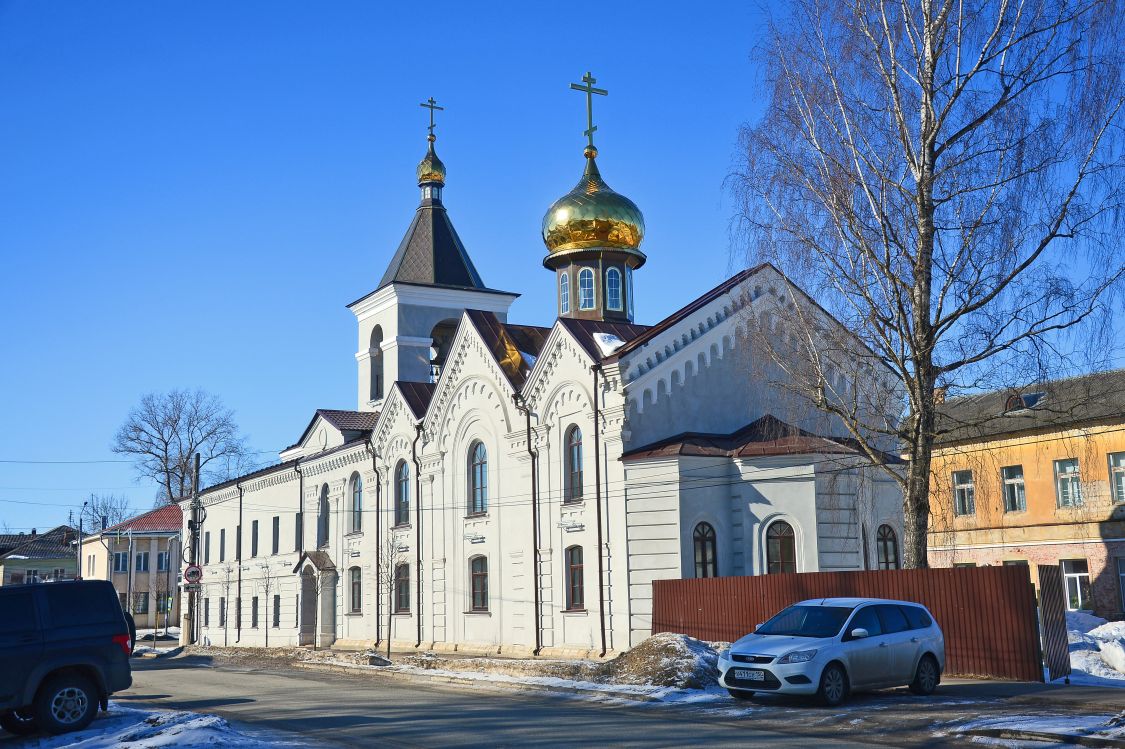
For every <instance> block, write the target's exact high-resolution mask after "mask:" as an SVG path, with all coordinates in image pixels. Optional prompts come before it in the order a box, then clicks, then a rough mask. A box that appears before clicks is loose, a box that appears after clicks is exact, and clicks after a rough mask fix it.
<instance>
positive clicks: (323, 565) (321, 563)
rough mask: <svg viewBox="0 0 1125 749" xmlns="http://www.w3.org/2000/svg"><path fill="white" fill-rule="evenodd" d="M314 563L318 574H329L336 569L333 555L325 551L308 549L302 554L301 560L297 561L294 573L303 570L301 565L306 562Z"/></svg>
mask: <svg viewBox="0 0 1125 749" xmlns="http://www.w3.org/2000/svg"><path fill="white" fill-rule="evenodd" d="M306 559H307V560H309V561H310V562H312V565H313V567H316V569H317V572H327V571H329V570H334V569H336V564H335V563H334V562H333V561H332V557H331V555H329V553H328V552H327V551H324V550H323V549H307V550H305V551H303V552H301V556H300V558H298V559H297V564H295V565H294V566H293V571H294V572H297V571H298V570H300V569H301V565H302V564H304V563H305V560H306Z"/></svg>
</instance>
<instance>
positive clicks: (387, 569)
mask: <svg viewBox="0 0 1125 749" xmlns="http://www.w3.org/2000/svg"><path fill="white" fill-rule="evenodd" d="M408 551H409V549H408V548H407V546H406V545H405V544H404V543H403V541H402V539H400V538H396V537H395V535H394V534H393V533H389V534H388V535H387V537H386V538H385V539H383V540H382V541H381V542H380V544H379V561H380V564H379V570H378V575H377V576H376V580H375V585H376V587H377V590H376V593H375V594H376V595H377V596H379V600H384V597H385V600H386V602H387V603H386V609H385V611H386V616H387V660H388V661H389V660H390V659H391V639H392V635H393V634H394V626H393V625H394V615H395V601H394V598H395V570H397V569H398V567H399V566H400V565H403V564H406V565H409V564H410V556H409V554H408V553H407V552H408ZM376 626H379V625H378V623H376Z"/></svg>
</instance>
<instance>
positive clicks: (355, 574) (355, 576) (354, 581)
mask: <svg viewBox="0 0 1125 749" xmlns="http://www.w3.org/2000/svg"><path fill="white" fill-rule="evenodd" d="M348 576H349V582H350V583H351V599H350V603H351V612H352V613H353V614H358V613H359V612H360V611H361V609H362V607H363V584H362V580H361V577H360V571H359V567H352V568H351V569H350V570H348Z"/></svg>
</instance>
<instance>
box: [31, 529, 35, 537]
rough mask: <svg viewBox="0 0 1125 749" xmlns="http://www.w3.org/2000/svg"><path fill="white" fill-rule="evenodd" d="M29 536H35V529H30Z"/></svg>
mask: <svg viewBox="0 0 1125 749" xmlns="http://www.w3.org/2000/svg"><path fill="white" fill-rule="evenodd" d="M31 535H33V536H34V535H35V529H34V528H32V529H31Z"/></svg>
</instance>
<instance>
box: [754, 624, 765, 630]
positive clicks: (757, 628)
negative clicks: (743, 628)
mask: <svg viewBox="0 0 1125 749" xmlns="http://www.w3.org/2000/svg"><path fill="white" fill-rule="evenodd" d="M763 624H765V622H758V623H757V624H755V625H754V631H755V632H757V631H758V630H759V629H761V628H762V625H763Z"/></svg>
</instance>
